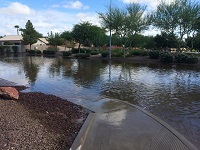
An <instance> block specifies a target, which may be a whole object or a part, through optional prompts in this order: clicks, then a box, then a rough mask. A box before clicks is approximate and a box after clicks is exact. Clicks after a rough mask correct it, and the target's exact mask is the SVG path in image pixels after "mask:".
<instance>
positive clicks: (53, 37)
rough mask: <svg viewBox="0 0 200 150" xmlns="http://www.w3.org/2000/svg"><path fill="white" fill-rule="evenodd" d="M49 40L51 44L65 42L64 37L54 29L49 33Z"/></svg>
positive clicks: (55, 44)
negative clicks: (54, 31)
mask: <svg viewBox="0 0 200 150" xmlns="http://www.w3.org/2000/svg"><path fill="white" fill-rule="evenodd" d="M47 34H48V36H47V38H46V39H47V41H48V42H49V44H50V45H52V46H55V47H56V48H57V46H59V45H63V44H64V39H63V38H62V37H61V36H60V34H59V33H53V32H52V31H51V32H50V33H47Z"/></svg>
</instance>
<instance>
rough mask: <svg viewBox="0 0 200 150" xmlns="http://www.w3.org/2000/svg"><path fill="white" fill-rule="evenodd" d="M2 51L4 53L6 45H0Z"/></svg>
mask: <svg viewBox="0 0 200 150" xmlns="http://www.w3.org/2000/svg"><path fill="white" fill-rule="evenodd" d="M0 53H4V46H3V45H0Z"/></svg>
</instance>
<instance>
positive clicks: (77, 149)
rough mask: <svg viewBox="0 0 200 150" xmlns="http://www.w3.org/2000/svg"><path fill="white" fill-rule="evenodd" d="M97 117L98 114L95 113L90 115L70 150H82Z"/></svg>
mask: <svg viewBox="0 0 200 150" xmlns="http://www.w3.org/2000/svg"><path fill="white" fill-rule="evenodd" d="M95 115H96V114H95V113H93V112H91V113H89V115H88V117H87V119H86V120H85V122H84V124H83V126H82V127H81V130H80V131H79V133H78V135H77V136H76V139H75V140H74V142H73V144H72V146H71V148H70V149H69V150H81V148H82V146H83V145H84V143H85V139H86V138H87V135H88V133H89V130H90V127H91V126H92V124H93V121H94V118H95Z"/></svg>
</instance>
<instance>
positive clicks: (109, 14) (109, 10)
mask: <svg viewBox="0 0 200 150" xmlns="http://www.w3.org/2000/svg"><path fill="white" fill-rule="evenodd" d="M111 5H112V0H110V8H109V16H110V48H109V50H110V51H109V59H110V60H111V50H112V32H111V31H112V27H111V13H112V12H111V11H112V10H111V9H112V6H111Z"/></svg>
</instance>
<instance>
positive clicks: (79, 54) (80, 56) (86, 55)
mask: <svg viewBox="0 0 200 150" xmlns="http://www.w3.org/2000/svg"><path fill="white" fill-rule="evenodd" d="M75 57H76V58H87V57H90V54H88V53H77V54H75Z"/></svg>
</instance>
